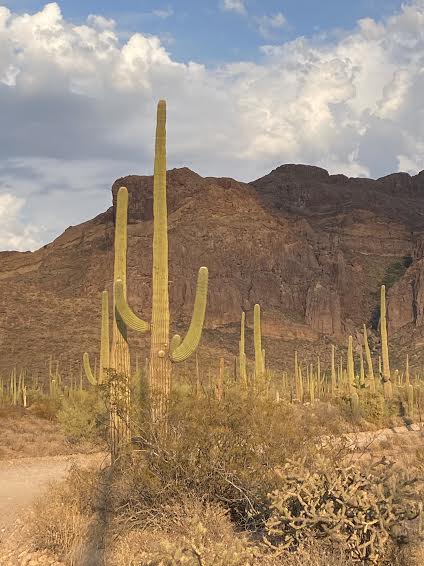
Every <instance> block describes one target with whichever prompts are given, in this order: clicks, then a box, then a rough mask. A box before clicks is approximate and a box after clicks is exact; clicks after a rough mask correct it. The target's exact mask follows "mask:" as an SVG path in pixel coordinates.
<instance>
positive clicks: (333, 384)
mask: <svg viewBox="0 0 424 566" xmlns="http://www.w3.org/2000/svg"><path fill="white" fill-rule="evenodd" d="M336 386H337V381H336V360H335V347H334V344H332V345H331V396H332V397H334V394H335V392H336Z"/></svg>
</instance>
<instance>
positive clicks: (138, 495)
mask: <svg viewBox="0 0 424 566" xmlns="http://www.w3.org/2000/svg"><path fill="white" fill-rule="evenodd" d="M309 409H310V408H309ZM336 426H337V421H333V420H332V419H325V418H324V417H323V414H322V413H315V412H314V411H311V410H308V408H306V407H305V408H302V407H295V406H292V405H290V404H285V403H279V404H275V403H273V402H270V401H268V400H266V399H263V398H261V397H255V396H251V395H248V396H247V397H243V395H240V394H235V393H231V394H228V395H227V396H226V397H225V398H224V400H223V401H222V402H221V403H218V402H217V401H216V400H215V399H209V398H202V399H200V400H197V401H196V400H195V399H193V398H187V397H186V398H185V399H182V398H181V399H175V402H174V403H173V404H172V406H171V408H170V421H169V435H168V436H167V438H156V437H155V435H154V434H153V433H149V430H148V428H147V425H146V427H145V428H144V429H141V430H140V434H139V436H140V438H141V439H143V443H142V445H141V448H142V450H141V452H140V453H139V454H140V455H139V457H138V458H134V459H133V462H132V463H129V464H128V466H127V468H126V469H124V471H123V474H122V475H120V476H119V477H118V478H117V480H116V482H117V483H116V485H115V490H114V498H115V503H114V505H115V507H116V508H119V509H124V510H125V514H126V516H127V517H130V518H131V519H130V520H131V521H133V522H135V523H138V524H141V523H142V522H143V521H144V520H145V519H146V517H150V516H151V514H161V513H162V511H161V509H162V508H163V506H164V505H167V504H169V503H170V502H177V501H179V500H181V498H182V497H186V496H187V495H188V494H191V495H192V496H194V497H198V498H206V500H207V501H209V502H213V503H218V504H221V505H223V506H224V507H225V508H226V509H227V510H228V511H229V513H230V517H231V519H232V520H233V521H234V522H235V523H236V524H237V525H238V526H240V527H242V526H244V527H245V526H249V527H251V528H258V527H260V526H261V525H263V524H264V521H265V520H266V518H267V516H268V512H269V507H268V503H267V494H268V492H269V491H271V490H272V489H274V487H275V473H274V469H275V468H276V467H277V466H279V465H281V463H283V462H285V461H286V460H287V459H288V458H291V457H293V455H298V456H300V455H302V456H305V458H306V459H307V460H308V461H313V460H314V458H315V457H316V456H317V454H318V453H319V452H320V451H322V450H323V448H322V443H321V442H320V437H321V436H322V435H324V434H327V435H328V434H335V433H336V430H335V428H334V427H336ZM326 450H327V451H328V452H329V453H330V452H331V446H329V445H328V446H327V448H326ZM337 450H339V448H338V449H337ZM329 457H330V456H329ZM334 458H336V454H334ZM124 520H126V519H124Z"/></svg>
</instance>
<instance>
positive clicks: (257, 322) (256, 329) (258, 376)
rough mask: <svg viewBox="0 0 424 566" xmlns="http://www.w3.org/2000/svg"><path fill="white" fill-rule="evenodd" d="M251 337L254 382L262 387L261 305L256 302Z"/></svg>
mask: <svg viewBox="0 0 424 566" xmlns="http://www.w3.org/2000/svg"><path fill="white" fill-rule="evenodd" d="M253 339H254V344H255V382H256V385H258V386H259V387H260V388H262V386H263V381H264V362H263V358H262V333H261V307H260V305H258V304H256V305H255V306H254V307H253Z"/></svg>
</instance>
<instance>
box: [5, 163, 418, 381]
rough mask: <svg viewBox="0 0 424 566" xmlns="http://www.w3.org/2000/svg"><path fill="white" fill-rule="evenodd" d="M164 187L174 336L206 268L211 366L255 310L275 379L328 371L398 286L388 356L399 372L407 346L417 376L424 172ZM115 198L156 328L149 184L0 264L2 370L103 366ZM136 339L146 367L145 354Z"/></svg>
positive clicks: (135, 280) (275, 175) (140, 300)
mask: <svg viewBox="0 0 424 566" xmlns="http://www.w3.org/2000/svg"><path fill="white" fill-rule="evenodd" d="M167 180H168V214H169V243H170V275H171V277H170V278H171V281H172V283H171V286H170V300H171V310H172V316H173V321H174V326H175V328H176V329H183V328H184V327H186V326H187V325H188V323H189V318H190V316H191V310H192V304H193V300H194V284H195V278H196V274H197V270H198V268H199V267H200V266H201V265H207V266H208V267H209V272H210V290H209V297H208V308H207V315H206V323H205V334H204V337H203V338H202V345H201V351H202V352H203V351H204V352H205V356H206V357H207V356H210V357H211V359H214V356H215V355H217V353H219V352H220V353H221V354H224V353H225V354H226V356H227V359H228V360H229V359H230V358H231V357H232V356H234V355H235V354H236V353H237V340H238V337H237V333H238V324H239V316H240V313H241V310H242V309H244V310H246V311H247V320H248V326H249V325H251V320H250V319H251V314H252V310H253V304H254V303H255V302H259V303H261V306H262V311H263V333H264V343H265V348H266V349H267V360H268V362H269V364H270V365H271V366H272V365H275V366H276V367H285V368H286V369H287V368H288V367H291V364H292V353H293V350H294V348H295V347H298V348H304V352H305V357H308V356H312V354H313V353H314V352H317V353H318V352H322V354H323V356H324V358H325V356H327V351H328V350H329V348H328V344H329V342H330V341H331V342H334V343H335V344H338V345H339V346H340V348H343V347H344V342H345V337H346V335H347V334H349V333H352V334H353V335H354V336H355V338H356V340H357V342H358V341H359V333H360V331H361V327H362V324H363V323H366V324H368V325H369V324H371V323H372V322H373V321H374V322H375V309H376V306H377V303H378V300H377V295H376V294H378V287H379V285H381V284H382V283H383V282H384V281H385V279H387V277H389V276H390V277H391V279H390V285H388V286H390V289H389V292H388V318H389V331H390V338H391V343H392V344H393V348H394V351H393V355H394V356H395V358H399V360H401V358H402V356H403V354H404V352H405V349H406V347H407V346H408V343H407V341H406V337H409V338H410V340H411V345H410V354H411V356H410V357H411V365H412V366H413V365H414V363H416V365H419V364H420V363H421V358H422V356H421V351H420V344H421V343H422V341H423V335H424V237H423V234H424V171H421V172H420V173H418V174H417V175H415V176H410V175H409V174H407V173H394V174H391V175H387V176H385V177H382V178H380V179H376V180H373V179H363V178H349V177H346V176H344V175H329V173H328V172H327V171H326V170H325V169H322V168H319V167H314V166H308V165H301V164H284V165H281V166H279V167H277V168H276V169H274V170H273V171H271V172H270V173H268V174H267V175H265V176H263V177H261V178H259V179H256V180H255V181H252V182H249V183H243V182H239V181H237V180H236V179H232V178H229V177H202V176H200V175H198V174H197V173H195V172H194V171H191V170H190V169H189V168H187V167H183V168H178V169H172V170H169V171H167ZM121 185H125V186H127V188H128V191H129V227H128V237H129V248H128V290H129V301H130V303H131V304H132V306H133V307H134V309H135V310H136V311H137V312H139V313H143V316H144V317H146V318H149V316H150V307H149V305H150V287H149V284H150V276H151V240H152V190H153V189H152V188H153V177H152V176H138V175H129V176H126V177H121V178H119V179H117V180H116V181H115V182H114V183H113V185H112V207H110V208H109V209H107V210H106V211H105V212H102V213H100V214H99V215H97V216H96V217H95V218H93V219H91V220H88V221H86V222H84V223H82V224H79V225H77V226H71V227H68V228H67V229H66V230H65V231H64V232H63V233H62V234H61V235H60V236H58V237H57V238H56V239H55V240H54V241H53V242H51V243H49V244H47V245H46V246H43V247H42V248H40V249H39V250H36V251H34V252H8V251H4V252H0V259H1V268H0V309H1V310H0V369H1V370H3V371H6V370H8V369H10V368H11V367H12V365H13V364H14V363H16V361H17V363H18V365H22V367H30V366H32V367H34V368H36V369H37V371H40V372H42V371H45V369H44V368H45V367H46V363H47V362H46V360H47V359H48V357H49V355H52V356H53V358H54V359H59V360H60V363H61V366H62V367H63V368H65V369H66V368H67V367H70V368H72V369H73V370H75V368H77V367H79V364H80V360H81V356H82V352H83V351H85V350H86V351H89V352H90V353H92V354H95V353H97V350H98V341H99V338H98V335H99V321H100V293H101V291H102V290H103V289H104V288H106V289H108V290H109V291H110V292H111V280H112V269H113V229H114V224H113V223H114V205H115V202H116V193H117V190H118V188H119V187H120V186H121ZM406 258H407V259H406ZM11 281H13V285H10V282H11ZM224 291H225V292H224ZM224 338H225V340H227V344H225V343H224V342H225V340H224ZM130 339H131V343H132V344H133V346H134V348H133V350H134V351H135V350H137V349H138V350H139V351H140V352H141V355H142V356H144V354H145V352H146V351H147V350H146V349H145V348H146V345H145V344H144V346H143V342H142V340H140V339H139V338H138V337H136V336H132V335H131V336H130ZM371 342H372V343H375V344H376V346H377V345H378V339H377V337H376V336H374V335H371ZM416 345H417V346H416ZM140 348H141V350H140ZM395 350H396V351H395ZM143 352H144V353H143ZM248 355H249V350H248ZM423 359H424V358H423ZM399 363H400V361H399ZM70 371H71V370H70Z"/></svg>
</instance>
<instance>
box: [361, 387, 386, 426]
mask: <svg viewBox="0 0 424 566" xmlns="http://www.w3.org/2000/svg"><path fill="white" fill-rule="evenodd" d="M359 410H360V414H361V417H362V418H364V419H365V420H366V421H367V422H370V423H373V424H375V425H377V426H383V425H384V423H385V422H386V421H387V418H388V417H390V412H389V410H388V408H387V405H386V402H385V399H384V395H383V394H382V393H380V392H376V393H371V392H370V391H369V390H368V389H362V390H359Z"/></svg>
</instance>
